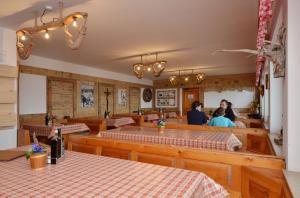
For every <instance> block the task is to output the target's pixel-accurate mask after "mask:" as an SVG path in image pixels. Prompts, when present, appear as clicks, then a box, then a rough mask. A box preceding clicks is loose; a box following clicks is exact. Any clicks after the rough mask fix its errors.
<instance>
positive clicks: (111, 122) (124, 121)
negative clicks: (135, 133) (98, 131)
mask: <svg viewBox="0 0 300 198" xmlns="http://www.w3.org/2000/svg"><path fill="white" fill-rule="evenodd" d="M134 123H135V121H134V120H133V119H132V117H122V118H112V119H106V126H108V127H121V126H124V125H130V124H134Z"/></svg>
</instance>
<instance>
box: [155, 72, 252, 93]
mask: <svg viewBox="0 0 300 198" xmlns="http://www.w3.org/2000/svg"><path fill="white" fill-rule="evenodd" d="M153 87H154V89H159V88H176V87H177V88H179V87H182V88H197V87H199V88H201V89H202V90H203V91H223V90H243V89H246V90H254V89H255V74H253V73H251V74H234V75H219V76H207V77H206V78H205V80H204V81H202V82H201V83H200V84H195V82H193V81H190V82H188V83H183V84H177V85H172V84H171V83H170V82H169V80H168V79H165V80H156V81H154V82H153Z"/></svg>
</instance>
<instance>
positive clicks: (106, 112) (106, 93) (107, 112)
mask: <svg viewBox="0 0 300 198" xmlns="http://www.w3.org/2000/svg"><path fill="white" fill-rule="evenodd" d="M104 94H105V95H106V110H105V113H104V117H105V118H107V117H108V116H109V113H110V112H109V111H108V101H109V100H108V97H109V95H110V94H111V92H110V91H108V88H106V91H105V92H104Z"/></svg>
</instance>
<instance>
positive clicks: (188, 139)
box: [97, 126, 242, 151]
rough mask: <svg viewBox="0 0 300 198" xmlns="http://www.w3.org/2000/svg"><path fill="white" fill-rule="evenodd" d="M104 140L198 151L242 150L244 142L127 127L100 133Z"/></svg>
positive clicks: (207, 134) (231, 136) (208, 134)
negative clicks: (171, 146) (188, 148)
mask: <svg viewBox="0 0 300 198" xmlns="http://www.w3.org/2000/svg"><path fill="white" fill-rule="evenodd" d="M97 136H98V137H102V138H109V139H117V140H124V141H133V142H140V143H150V144H166V145H174V146H183V147H191V148H198V149H215V150H224V151H236V150H238V149H240V148H242V142H241V141H240V140H239V139H238V137H237V136H236V135H234V134H233V133H225V132H205V131H191V130H182V129H164V130H163V132H159V130H158V129H157V128H149V127H136V126H126V127H121V128H117V129H112V130H108V131H100V132H99V133H98V135H97Z"/></svg>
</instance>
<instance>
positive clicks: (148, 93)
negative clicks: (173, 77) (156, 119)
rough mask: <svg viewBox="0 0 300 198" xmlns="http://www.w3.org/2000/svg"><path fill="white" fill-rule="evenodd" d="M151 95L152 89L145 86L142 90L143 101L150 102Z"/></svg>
mask: <svg viewBox="0 0 300 198" xmlns="http://www.w3.org/2000/svg"><path fill="white" fill-rule="evenodd" d="M152 97H153V94H152V90H151V89H150V88H145V89H144V91H143V100H144V102H151V100H152Z"/></svg>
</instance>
